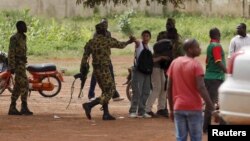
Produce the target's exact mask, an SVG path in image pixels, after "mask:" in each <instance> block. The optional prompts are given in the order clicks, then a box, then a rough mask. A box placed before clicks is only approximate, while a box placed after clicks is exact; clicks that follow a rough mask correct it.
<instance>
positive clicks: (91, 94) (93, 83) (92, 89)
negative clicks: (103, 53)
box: [88, 63, 120, 99]
mask: <svg viewBox="0 0 250 141" xmlns="http://www.w3.org/2000/svg"><path fill="white" fill-rule="evenodd" d="M109 69H110V73H111V76H112V78H113V80H114V83H115V75H114V69H113V65H112V63H110V65H109ZM95 86H96V78H95V76H94V74H93V73H92V76H91V80H90V88H89V95H88V98H89V99H91V98H93V97H95ZM117 97H120V95H119V93H118V92H117V90H116V89H115V93H114V95H113V96H112V98H117Z"/></svg>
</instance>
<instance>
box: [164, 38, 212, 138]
mask: <svg viewBox="0 0 250 141" xmlns="http://www.w3.org/2000/svg"><path fill="white" fill-rule="evenodd" d="M183 48H184V50H185V53H186V55H185V56H183V57H178V58H177V59H175V60H174V61H173V62H172V64H171V65H170V67H169V69H168V72H167V74H168V87H167V92H168V101H169V109H170V118H171V119H172V120H173V119H174V122H175V128H176V139H177V141H186V140H187V136H188V134H190V137H191V141H201V140H202V121H203V116H202V98H203V99H204V101H205V102H206V105H207V109H206V110H208V111H209V112H212V111H213V110H214V106H213V104H212V101H211V99H210V98H209V95H208V92H207V89H206V87H205V83H204V71H203V69H202V66H201V64H200V63H199V62H198V61H197V60H195V59H194V58H195V57H197V56H199V55H200V53H201V49H200V46H199V43H198V42H197V41H196V40H195V39H189V40H186V41H185V42H184V46H183Z"/></svg>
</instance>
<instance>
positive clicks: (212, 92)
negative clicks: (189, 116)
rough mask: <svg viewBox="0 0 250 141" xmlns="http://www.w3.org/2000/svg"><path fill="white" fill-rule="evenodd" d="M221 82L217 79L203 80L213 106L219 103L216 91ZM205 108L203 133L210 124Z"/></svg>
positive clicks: (209, 116) (208, 114)
mask: <svg viewBox="0 0 250 141" xmlns="http://www.w3.org/2000/svg"><path fill="white" fill-rule="evenodd" d="M222 82H223V80H219V79H205V84H206V88H207V91H208V93H209V96H210V98H211V100H212V102H213V104H214V105H215V104H218V103H219V95H218V89H219V87H220V85H221V84H222ZM206 111H207V107H205V115H204V123H203V131H204V132H206V131H207V128H208V125H210V124H211V117H212V116H211V114H210V113H207V112H206Z"/></svg>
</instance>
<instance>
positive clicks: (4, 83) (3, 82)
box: [0, 76, 14, 94]
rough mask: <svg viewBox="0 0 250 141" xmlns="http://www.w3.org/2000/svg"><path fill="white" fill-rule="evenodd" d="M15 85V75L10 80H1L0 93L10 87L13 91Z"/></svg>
mask: <svg viewBox="0 0 250 141" xmlns="http://www.w3.org/2000/svg"><path fill="white" fill-rule="evenodd" d="M13 87H14V81H13V77H12V76H11V77H10V80H9V82H7V80H0V94H2V93H3V92H4V91H5V89H8V90H9V91H10V93H12V91H13Z"/></svg>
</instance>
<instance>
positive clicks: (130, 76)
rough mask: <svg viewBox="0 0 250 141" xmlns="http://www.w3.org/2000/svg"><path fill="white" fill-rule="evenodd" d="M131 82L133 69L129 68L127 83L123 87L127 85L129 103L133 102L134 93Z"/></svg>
mask: <svg viewBox="0 0 250 141" xmlns="http://www.w3.org/2000/svg"><path fill="white" fill-rule="evenodd" d="M131 80H132V67H130V68H128V75H127V81H126V82H125V83H124V84H123V85H127V87H126V95H127V98H128V100H129V101H131V98H132V95H133V92H132V85H131Z"/></svg>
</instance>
